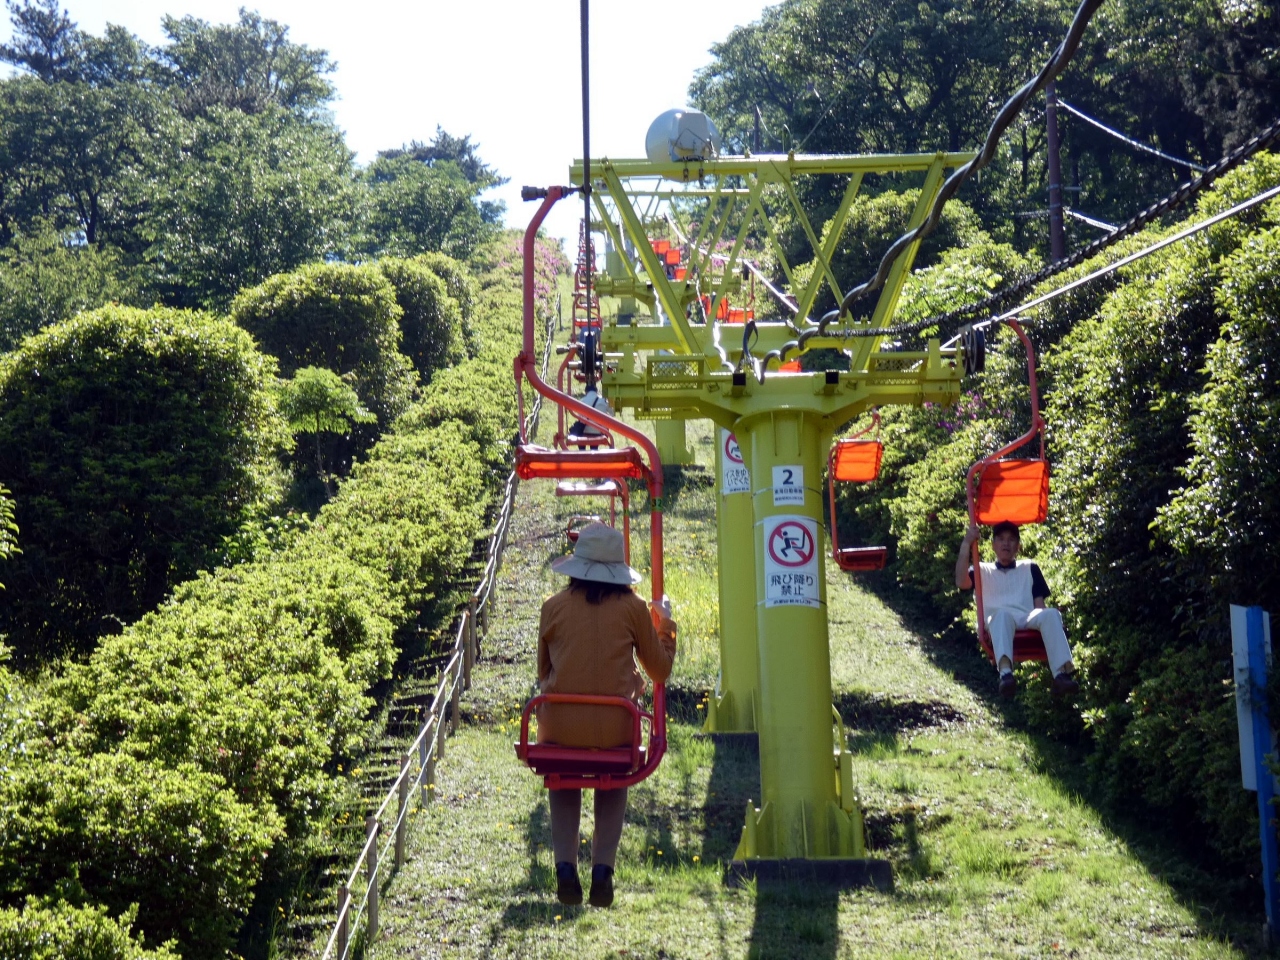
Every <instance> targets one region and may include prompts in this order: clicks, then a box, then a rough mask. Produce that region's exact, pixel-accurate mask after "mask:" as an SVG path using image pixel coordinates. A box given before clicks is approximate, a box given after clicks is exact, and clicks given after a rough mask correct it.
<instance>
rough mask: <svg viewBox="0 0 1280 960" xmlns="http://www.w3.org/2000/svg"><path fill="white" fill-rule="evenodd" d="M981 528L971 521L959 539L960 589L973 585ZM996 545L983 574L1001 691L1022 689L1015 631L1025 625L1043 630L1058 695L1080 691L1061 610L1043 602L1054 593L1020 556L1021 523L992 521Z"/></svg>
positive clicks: (985, 609) (1004, 694) (1009, 692)
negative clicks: (974, 553)
mask: <svg viewBox="0 0 1280 960" xmlns="http://www.w3.org/2000/svg"><path fill="white" fill-rule="evenodd" d="M981 533H982V531H981V530H980V529H979V528H978V525H977V524H976V523H971V524H970V525H969V529H968V531H966V533H965V535H964V539H963V540H961V541H960V555H959V556H958V557H956V587H957V588H958V589H960V590H972V589H973V567H972V566H970V561H969V557H970V549H971V547H972V546H973V542H974V541H975V540H977V539H978V537H979V536H980V535H981ZM991 545H992V547H993V549H994V550H995V554H996V562H995V563H981V564H979V566H980V567H981V570H980V572H979V575H980V576H981V577H982V605H983V613H984V614H985V615H986V619H987V632H988V633H990V635H991V648H992V650H993V651H994V653H995V659H996V669H997V670H999V671H1000V696H1002V697H1012V696H1013V695H1014V693H1015V692H1016V691H1017V688H1018V684H1017V681H1016V680H1015V679H1014V676H1013V634H1014V631H1015V630H1023V629H1029V630H1038V631H1039V632H1040V637H1041V639H1042V640H1043V641H1044V650H1045V654H1046V655H1047V656H1048V658H1049V667H1050V668H1051V669H1052V670H1053V687H1052V691H1053V695H1054V696H1055V697H1061V696H1063V695H1064V694H1074V693H1076V691H1078V690H1079V689H1080V684H1079V683H1077V682H1076V679H1075V677H1073V676H1072V674H1073V673H1074V672H1075V664H1073V663H1072V662H1071V647H1070V646H1068V645H1067V635H1066V632H1065V631H1064V630H1063V629H1062V615H1061V614H1060V613H1058V611H1057V610H1054V609H1053V608H1052V607H1046V606H1045V605H1044V603H1045V600H1047V599H1048V597H1049V585H1048V584H1047V583H1045V579H1044V575H1043V574H1042V573H1041V572H1040V568H1039V567H1038V566H1037V565H1036V564H1034V563H1032V562H1031V561H1030V560H1019V559H1018V550H1019V549H1020V548H1021V546H1022V538H1021V536H1020V535H1019V533H1018V526H1017V524H1014V523H1009V522H1008V521H1004V522H1002V523H997V524H996V525H995V526H993V527H992V528H991Z"/></svg>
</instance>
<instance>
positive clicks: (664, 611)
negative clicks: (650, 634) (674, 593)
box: [649, 593, 671, 620]
mask: <svg viewBox="0 0 1280 960" xmlns="http://www.w3.org/2000/svg"><path fill="white" fill-rule="evenodd" d="M649 608H650V609H651V610H653V612H654V613H656V614H657V615H658V616H660V617H662V618H663V619H664V620H670V619H671V600H670V598H669V597H668V596H667V595H666V594H665V593H664V594H663V595H662V599H661V600H650V601H649Z"/></svg>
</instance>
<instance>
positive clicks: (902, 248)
mask: <svg viewBox="0 0 1280 960" xmlns="http://www.w3.org/2000/svg"><path fill="white" fill-rule="evenodd" d="M1101 5H1102V0H1084V2H1083V3H1081V4H1080V7H1079V9H1078V10H1077V11H1076V14H1075V17H1074V19H1073V20H1072V21H1071V26H1070V28H1069V29H1068V30H1067V35H1066V37H1065V38H1063V41H1062V43H1061V44H1059V45H1058V48H1057V49H1056V50H1055V51H1054V52H1053V56H1051V57H1050V58H1049V61H1048V63H1046V64H1045V65H1044V68H1043V69H1042V70H1041V71H1040V72H1039V73H1038V74H1037V75H1036V76H1035V77H1033V78H1032V79H1031V80H1028V81H1027V82H1026V83H1024V84H1023V85H1022V86H1021V87H1020V88H1019V89H1018V91H1017V92H1016V93H1015V94H1014V95H1013V96H1012V97H1010V98H1009V100H1008V102H1007V103H1005V105H1004V106H1003V107H1001V108H1000V112H999V113H998V114H996V118H995V121H994V122H993V123H992V124H991V129H990V130H989V131H988V133H987V137H986V140H984V141H983V144H982V148H981V149H980V150H979V151H978V155H977V156H975V157H974V158H973V159H972V160H970V161H969V162H968V163H966V164H964V165H963V166H961V167H959V168H958V169H956V170H955V171H954V172H953V173H952V174H951V176H949V177H948V178H947V179H946V181H945V182H944V183H943V184H942V187H941V188H940V189H939V190H938V195H937V196H936V197H935V198H934V202H933V206H932V207H931V208H930V210H929V215H928V216H927V217H926V218H925V220H924V222H923V223H921V224H920V225H919V226H918V227H916V228H915V229H914V230H910V231H908V232H907V233H905V234H903V235H902V236H900V237H899V238H898V239H897V240H895V241H894V242H893V244H892V245H891V246H890V247H889V249H888V250H887V251H886V252H885V255H884V257H883V258H882V259H881V261H880V266H879V268H878V269H877V270H876V273H875V275H874V276H873V277H872V278H871V279H870V280H867V281H866V282H865V283H862V284H859V285H858V286H856V287H854V288H853V289H852V290H850V291H849V292H848V293H846V294H845V295H844V298H843V299H842V300H841V301H840V306H839V307H838V308H837V309H835V310H832V311H830V312H829V313H827V314H825V315H824V316H823V317H822V319H820V320H819V321H818V323H817V325H816V326H812V327H809V328H807V329H805V330H804V332H802V333H801V334H800V335H799V336H798V337H797V338H796V339H794V340H788V341H787V342H786V343H784V344H782V346H780V347H778V348H777V349H775V350H770V351H769V352H768V353H767V354H765V355H764V357H763V358H762V363H761V367H760V369H761V370H763V369H764V367H766V366H767V365H768V362H769V361H770V360H771V359H772V360H777V361H779V362H782V361H783V360H785V359H786V355H787V354H788V353H790V352H791V351H793V350H797V349H799V348H801V347H803V346H804V344H805V343H806V342H808V341H809V340H810V339H811V338H813V337H817V336H822V335H824V334H825V333H826V330H827V327H829V326H830V325H831V324H832V323H834V322H835V321H837V320H839V319H840V317H842V316H844V315H845V314H847V313H848V312H849V310H850V308H851V307H852V306H853V305H854V304H855V303H857V302H858V301H859V300H861V299H862V298H864V297H866V296H867V295H869V294H871V293H874V292H875V291H877V290H879V289H880V288H881V287H883V286H884V284H885V281H886V280H887V279H888V277H889V271H890V270H891V269H892V267H893V264H894V262H895V261H896V260H897V259H898V257H899V256H901V255H902V254H903V253H905V252H906V251H907V250H908V249H910V248H911V247H912V246H913V245H914V244H916V243H918V242H919V241H920V240H922V239H924V238H925V237H927V236H928V235H929V234H931V233H932V232H933V231H934V230H935V229H936V228H937V226H938V223H939V221H940V220H941V219H942V208H943V207H944V206H945V205H946V202H947V201H948V200H950V199H951V198H952V197H953V196H955V194H956V192H957V191H958V190H959V189H960V187H961V186H962V185H963V184H964V182H965V181H966V180H968V179H969V177H971V176H972V175H973V174H975V173H977V172H978V171H979V170H981V169H982V168H983V167H985V166H986V165H987V164H989V163H990V162H991V160H992V158H993V157H995V155H996V150H997V149H998V148H999V146H1000V138H1001V137H1002V136H1003V134H1004V132H1005V130H1007V129H1008V128H1009V126H1010V125H1011V124H1012V123H1013V121H1014V120H1015V119H1016V118H1017V116H1018V114H1020V113H1021V112H1022V109H1023V107H1024V106H1025V105H1026V103H1027V101H1028V100H1029V99H1030V98H1031V97H1032V96H1033V95H1034V94H1036V93H1038V92H1039V91H1041V90H1043V89H1044V88H1045V86H1046V85H1047V84H1049V83H1051V82H1052V81H1053V80H1055V79H1056V78H1057V77H1058V75H1059V74H1060V73H1062V71H1063V70H1065V69H1066V68H1067V64H1069V63H1070V62H1071V58H1072V57H1073V56H1074V55H1075V52H1076V50H1077V48H1078V47H1079V46H1080V40H1081V39H1082V38H1083V36H1084V31H1085V28H1086V27H1087V26H1088V25H1089V21H1090V19H1092V17H1093V15H1094V13H1096V12H1097V10H1098V7H1100V6H1101ZM902 326H903V328H904V329H903V330H902V331H901V332H904V333H907V332H913V328H914V327H915V324H904V325H902ZM896 332H899V331H898V330H897V328H894V327H880V328H877V329H874V330H868V331H867V332H866V333H863V331H858V333H859V334H861V335H865V336H886V335H892V334H894V333H896Z"/></svg>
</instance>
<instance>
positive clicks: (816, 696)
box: [539, 111, 973, 878]
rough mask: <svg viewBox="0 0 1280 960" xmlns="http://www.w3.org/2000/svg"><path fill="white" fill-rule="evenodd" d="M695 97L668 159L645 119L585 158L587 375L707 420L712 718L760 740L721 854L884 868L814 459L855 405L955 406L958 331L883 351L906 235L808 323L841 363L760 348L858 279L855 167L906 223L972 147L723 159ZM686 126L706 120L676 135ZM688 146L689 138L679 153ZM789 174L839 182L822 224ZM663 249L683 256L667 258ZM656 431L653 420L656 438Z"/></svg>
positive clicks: (636, 406) (614, 397)
mask: <svg viewBox="0 0 1280 960" xmlns="http://www.w3.org/2000/svg"><path fill="white" fill-rule="evenodd" d="M692 112H693V111H679V113H681V114H682V115H685V116H683V117H681V118H677V119H676V121H674V127H672V123H668V127H669V128H674V129H676V130H677V136H668V137H667V140H668V141H669V142H670V144H671V146H670V149H669V150H668V152H667V155H665V156H663V155H662V151H661V149H655V148H654V144H653V139H654V138H653V136H651V137H650V144H649V153H650V157H649V158H646V159H636V160H611V159H607V158H606V159H593V160H592V162H591V167H590V170H591V178H592V183H591V190H590V192H591V197H592V199H593V209H594V210H595V213H596V215H597V216H598V218H599V219H598V221H596V222H594V223H593V224H592V228H593V229H597V230H600V231H602V232H604V233H605V234H606V235H607V238H608V241H609V244H608V246H609V248H610V250H609V255H608V258H607V263H606V270H605V272H604V273H603V274H598V275H596V277H595V278H594V283H593V286H594V288H595V290H596V292H598V293H599V295H600V296H601V297H615V298H619V300H620V302H621V304H622V307H621V308H620V309H619V310H618V313H617V314H616V315H615V316H612V317H606V318H604V322H603V324H602V329H601V333H600V343H601V349H602V352H603V353H604V356H605V358H606V361H607V362H606V363H605V366H604V371H605V372H604V373H603V375H602V379H601V386H602V389H603V391H604V393H605V395H606V396H607V397H608V399H609V400H610V401H611V403H612V404H613V406H614V408H615V409H619V410H620V409H622V408H627V409H629V410H631V411H632V413H633V415H634V416H635V417H637V418H639V419H648V420H654V421H658V425H659V426H660V427H661V426H663V425H664V424H676V423H679V422H681V421H684V420H689V419H703V418H705V419H709V420H711V421H712V422H713V423H714V424H716V425H717V426H718V427H719V428H721V429H720V430H719V441H720V442H719V444H718V446H719V448H720V449H718V450H717V484H718V489H719V490H720V498H719V517H718V527H719V534H720V538H719V575H720V614H721V620H720V627H721V630H720V634H721V677H720V683H719V687H718V689H717V691H716V694H715V696H714V697H713V698H712V700H711V703H710V704H709V707H710V709H709V711H708V713H709V716H708V721H707V729H708V730H710V731H718V732H748V731H755V732H756V733H757V734H758V736H759V745H760V798H759V801H758V803H756V802H754V801H753V802H752V803H751V804H749V806H748V809H747V811H746V818H745V822H744V824H743V830H742V837H741V841H740V843H739V845H738V849H737V852H736V854H735V861H738V862H739V863H740V865H741V866H743V867H744V868H745V869H746V870H747V871H748V872H755V871H757V870H761V869H765V870H767V869H769V865H770V864H773V865H778V866H785V865H786V864H794V863H796V862H802V863H804V864H805V865H806V868H816V869H819V870H820V871H821V870H828V871H829V870H832V869H834V870H835V871H836V872H837V874H839V873H841V872H842V871H843V872H849V871H852V872H853V873H857V872H858V871H859V870H863V871H865V870H866V869H868V866H869V865H870V866H878V867H883V868H884V871H883V875H884V877H885V878H887V865H886V864H883V863H879V864H875V863H873V862H871V861H867V860H866V859H865V857H866V846H865V840H864V829H863V823H862V815H861V810H860V807H859V803H858V799H857V796H856V794H855V791H854V785H853V776H852V757H851V756H850V754H849V752H848V750H847V746H846V742H845V737H844V731H843V729H842V727H841V724H840V718H839V716H838V715H836V716H834V717H833V713H834V708H833V705H832V690H831V661H830V652H829V645H828V622H827V605H826V587H825V575H826V574H825V566H826V553H827V549H826V539H825V538H826V533H825V530H824V526H823V504H824V501H825V499H826V489H825V487H824V484H823V472H824V469H825V468H826V467H827V464H828V451H829V448H830V447H831V444H832V439H833V437H834V436H835V435H836V433H837V431H839V430H841V429H842V428H843V427H844V425H845V424H847V423H849V422H850V421H851V420H852V419H854V418H855V417H857V416H859V415H860V414H862V413H864V412H865V411H868V410H870V409H871V408H874V407H878V406H882V405H885V404H895V403H897V404H920V403H923V402H925V401H931V402H934V403H939V404H950V403H953V402H954V401H955V400H956V399H957V398H958V397H959V393H960V381H961V378H962V376H963V375H964V364H963V362H962V360H963V357H962V354H961V350H962V348H959V347H958V348H952V349H943V348H942V347H941V345H940V343H939V342H938V341H937V340H931V341H929V342H928V344H927V346H926V348H925V349H923V350H917V351H907V350H900V349H892V347H893V346H894V345H892V344H890V345H889V346H890V349H885V345H884V344H882V342H881V338H880V337H878V336H876V335H875V331H876V330H878V329H882V328H884V327H886V326H887V325H888V324H889V323H890V322H891V320H892V317H893V315H894V309H895V306H896V304H897V301H898V297H899V294H900V293H901V290H902V285H903V282H904V281H905V279H906V277H907V275H908V273H909V271H910V269H911V266H912V263H913V262H914V258H915V254H916V251H917V246H918V243H917V244H914V245H912V246H910V247H909V248H908V249H907V250H905V251H904V253H903V254H902V256H900V257H899V258H898V260H897V261H896V262H895V263H894V265H893V267H892V269H891V270H890V272H889V275H888V279H887V281H886V283H885V284H884V286H883V287H882V288H881V289H880V291H879V293H878V297H877V298H876V299H874V301H869V303H868V305H869V308H870V309H869V310H868V311H866V312H865V313H863V314H861V315H859V316H857V317H849V316H846V317H845V318H842V320H841V321H839V323H838V324H836V325H832V326H829V327H828V328H827V331H826V333H825V334H824V335H822V336H811V337H810V338H809V339H808V340H807V341H806V342H805V344H804V347H803V349H802V350H801V351H800V352H804V351H808V350H812V349H815V348H827V349H834V350H837V351H841V352H842V353H843V355H844V356H845V357H847V358H848V368H847V369H827V370H818V371H815V372H804V371H796V370H795V369H794V368H795V365H794V364H788V365H787V367H790V368H791V369H789V370H787V371H786V372H782V371H779V370H778V369H765V368H764V366H763V365H762V364H761V363H760V362H759V361H758V360H757V359H756V358H757V357H758V356H760V355H763V354H764V353H765V352H766V351H768V350H771V349H775V348H778V347H780V346H782V345H783V344H784V343H786V342H788V341H791V340H793V339H795V338H796V336H797V335H798V333H799V332H800V331H802V330H805V329H806V328H812V327H813V326H815V322H814V321H813V320H812V319H811V318H810V313H811V311H813V309H814V305H815V303H816V302H817V301H818V298H819V294H820V293H821V291H822V290H823V289H824V288H827V289H830V290H831V291H832V293H833V294H834V296H835V299H836V301H837V302H839V301H840V299H841V298H842V296H843V291H844V289H846V287H845V286H844V285H843V284H845V283H847V282H848V281H850V280H858V279H861V278H851V277H839V276H837V272H836V268H835V267H834V265H833V262H832V261H833V254H834V253H835V251H836V249H837V245H838V244H839V242H840V240H841V236H842V233H843V231H844V228H845V225H846V223H847V221H848V218H849V212H850V209H851V207H852V204H853V202H854V200H855V198H856V197H857V195H858V192H859V189H860V188H861V186H862V184H863V180H864V178H865V177H867V176H869V175H885V174H894V175H902V176H903V177H904V178H909V179H910V180H911V181H912V185H913V186H917V185H918V188H919V199H918V201H917V202H916V204H915V207H914V210H913V212H912V214H911V219H910V222H909V223H907V224H904V225H903V228H904V229H907V228H913V227H915V226H917V225H918V224H920V223H922V222H923V221H924V219H925V217H926V216H927V213H928V210H929V209H930V206H931V205H932V204H933V202H934V199H935V197H936V196H937V193H938V189H939V187H940V185H941V184H942V182H943V179H944V175H945V173H946V172H947V171H948V170H950V169H952V168H955V167H958V166H960V165H961V164H964V163H965V162H967V161H968V160H969V159H970V158H971V157H972V156H973V155H972V154H969V153H931V154H894V155H876V156H801V155H795V154H788V155H769V156H742V157H721V156H717V155H716V151H715V139H716V137H713V136H711V135H710V133H711V131H713V130H714V128H713V127H710V125H709V124H708V125H707V126H699V125H698V121H697V119H696V118H694V120H693V121H690V120H689V119H688V117H687V114H689V113H692ZM664 116H665V115H664ZM659 119H660V121H662V118H659ZM704 119H705V118H704ZM664 122H665V121H664ZM682 122H683V124H684V126H683V127H681V126H680V124H681V123H682ZM655 126H657V124H655ZM695 127H696V128H697V129H696V130H695V133H698V130H701V131H702V132H701V133H698V135H697V136H692V135H691V136H690V137H686V138H685V141H687V143H685V141H681V140H680V136H679V134H680V133H681V132H683V131H684V130H687V129H690V128H695ZM717 136H718V135H717ZM682 143H683V144H684V147H681V149H685V148H686V147H687V149H688V153H687V155H683V154H681V153H680V152H679V151H678V150H676V147H677V145H679V144H682ZM694 148H697V149H694ZM655 157H656V159H655ZM583 166H584V165H583V163H582V161H578V162H577V163H576V164H574V166H573V167H572V168H571V171H570V182H571V183H572V184H573V188H561V187H553V188H550V189H549V190H548V191H547V193H546V200H545V201H544V205H543V210H542V211H540V213H539V222H540V217H541V216H544V215H545V210H546V209H547V208H548V207H549V205H550V204H551V203H554V202H555V200H556V199H558V198H559V197H560V196H563V195H566V194H567V193H569V192H575V188H576V189H580V188H581V187H582V185H583ZM801 178H806V179H821V178H826V179H828V180H830V181H831V182H832V183H833V185H834V186H833V191H829V195H831V194H832V193H833V194H834V195H836V196H839V197H840V201H839V204H838V207H837V208H836V211H835V213H834V214H833V215H832V217H831V219H830V220H829V221H828V223H827V224H826V229H825V231H823V224H817V225H816V226H815V224H814V223H812V222H811V220H810V219H809V216H808V214H807V213H806V211H805V210H804V208H803V204H802V202H801V199H800V196H801V194H800V192H799V191H798V190H797V182H798V181H799V180H800V179H801ZM659 210H661V211H662V212H661V213H660V214H659V212H658V211H659ZM780 211H785V212H786V214H787V217H788V218H789V220H790V222H791V223H792V224H793V225H795V226H797V227H798V228H799V229H800V230H801V231H803V233H804V235H805V236H806V237H807V239H808V243H809V246H810V249H811V251H812V259H811V260H810V261H809V262H808V263H807V264H792V263H791V262H790V261H789V260H788V257H787V255H786V252H785V250H784V248H783V244H782V242H781V239H780V237H779V233H778V230H779V226H778V223H777V220H778V217H777V215H778V213H779V212H780ZM753 235H754V236H756V237H758V238H760V242H761V243H763V244H764V245H765V246H767V248H768V249H769V251H770V252H771V255H772V258H773V260H774V261H775V262H776V263H777V265H778V267H779V268H780V270H781V272H782V273H783V275H784V276H785V277H786V280H787V282H788V284H789V286H790V289H791V291H792V293H791V294H790V295H782V296H781V298H780V299H778V301H777V302H778V307H777V308H776V311H777V312H776V315H777V319H776V320H771V321H766V320H764V319H763V318H762V317H755V316H750V317H749V316H748V311H747V310H746V309H745V304H746V301H745V300H744V298H743V291H744V288H747V287H749V286H751V285H754V284H756V283H757V282H759V283H761V284H764V283H767V280H766V279H765V278H764V276H763V275H762V274H759V271H758V269H757V268H756V267H755V265H754V264H753V263H752V262H750V261H749V260H748V259H747V257H746V254H747V252H748V249H749V246H748V239H749V237H750V236H753ZM664 243H665V247H664ZM672 249H678V250H679V255H678V257H675V258H673V257H669V256H668V254H669V253H670V251H671V250H672ZM659 251H661V252H659ZM775 293H776V291H775ZM730 303H736V304H738V306H737V307H735V308H734V309H735V310H736V311H737V313H736V314H735V315H734V317H733V319H735V320H739V321H749V322H748V323H743V322H738V323H733V322H730V316H729V313H730V311H729V309H728V308H726V307H725V306H723V305H725V304H730ZM641 306H643V308H644V309H640V307H641ZM750 312H751V313H755V312H761V313H763V310H759V309H758V308H757V309H753V310H752V311H750ZM784 369H786V368H784ZM681 432H682V431H681ZM668 436H669V434H668ZM735 439H736V443H734V440H735ZM662 440H663V435H662V433H661V432H660V433H659V445H660V446H661V444H662ZM665 459H666V458H665V456H664V461H665ZM677 462H678V461H677ZM846 868H847V869H846Z"/></svg>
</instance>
